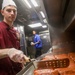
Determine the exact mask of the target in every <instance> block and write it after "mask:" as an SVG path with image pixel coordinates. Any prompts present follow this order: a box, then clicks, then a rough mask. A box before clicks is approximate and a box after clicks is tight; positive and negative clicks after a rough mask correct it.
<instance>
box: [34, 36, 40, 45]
mask: <svg viewBox="0 0 75 75" xmlns="http://www.w3.org/2000/svg"><path fill="white" fill-rule="evenodd" d="M36 40H37V42H35V43H34V45H35V44H38V43H40V40H41V39H40V36H39V35H38V36H37V37H36Z"/></svg>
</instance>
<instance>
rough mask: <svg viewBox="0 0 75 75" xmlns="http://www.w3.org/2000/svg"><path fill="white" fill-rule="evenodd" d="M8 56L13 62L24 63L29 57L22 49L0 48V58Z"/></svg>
mask: <svg viewBox="0 0 75 75" xmlns="http://www.w3.org/2000/svg"><path fill="white" fill-rule="evenodd" d="M5 57H9V58H10V59H11V60H12V61H14V62H19V63H25V62H28V61H29V58H28V57H27V56H26V55H24V54H23V52H22V51H20V50H17V49H15V48H8V49H0V59H2V58H5Z"/></svg>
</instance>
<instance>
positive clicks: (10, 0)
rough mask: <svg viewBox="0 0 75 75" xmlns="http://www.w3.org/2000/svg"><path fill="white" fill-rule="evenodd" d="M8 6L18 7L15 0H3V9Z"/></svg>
mask: <svg viewBox="0 0 75 75" xmlns="http://www.w3.org/2000/svg"><path fill="white" fill-rule="evenodd" d="M8 5H13V6H15V7H17V6H16V4H15V2H14V1H13V0H3V3H2V9H3V8H4V7H6V6H8Z"/></svg>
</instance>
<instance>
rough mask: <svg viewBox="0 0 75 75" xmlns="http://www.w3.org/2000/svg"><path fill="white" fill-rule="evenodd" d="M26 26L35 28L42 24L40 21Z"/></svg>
mask: <svg viewBox="0 0 75 75" xmlns="http://www.w3.org/2000/svg"><path fill="white" fill-rule="evenodd" d="M28 26H29V27H31V28H36V27H40V26H42V24H41V23H35V24H30V25H28Z"/></svg>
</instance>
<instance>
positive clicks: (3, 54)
mask: <svg viewBox="0 0 75 75" xmlns="http://www.w3.org/2000/svg"><path fill="white" fill-rule="evenodd" d="M9 50H10V49H0V59H1V58H4V57H7V56H8V52H9Z"/></svg>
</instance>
